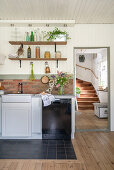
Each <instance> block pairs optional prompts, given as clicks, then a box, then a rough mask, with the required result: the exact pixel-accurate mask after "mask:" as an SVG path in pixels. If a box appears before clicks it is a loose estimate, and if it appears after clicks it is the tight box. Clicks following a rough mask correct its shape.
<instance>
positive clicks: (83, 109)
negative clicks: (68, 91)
mask: <svg viewBox="0 0 114 170" xmlns="http://www.w3.org/2000/svg"><path fill="white" fill-rule="evenodd" d="M78 110H94V107H93V108H91V107H90V108H89V107H87V108H86V107H85V108H81V107H79V108H78Z"/></svg>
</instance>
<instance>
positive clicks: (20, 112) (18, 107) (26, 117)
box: [2, 103, 31, 136]
mask: <svg viewBox="0 0 114 170" xmlns="http://www.w3.org/2000/svg"><path fill="white" fill-rule="evenodd" d="M2 136H31V104H30V103H3V104H2Z"/></svg>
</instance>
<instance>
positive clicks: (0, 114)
mask: <svg viewBox="0 0 114 170" xmlns="http://www.w3.org/2000/svg"><path fill="white" fill-rule="evenodd" d="M1 133H2V98H1V96H0V135H1Z"/></svg>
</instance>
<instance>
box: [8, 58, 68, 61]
mask: <svg viewBox="0 0 114 170" xmlns="http://www.w3.org/2000/svg"><path fill="white" fill-rule="evenodd" d="M9 59H10V60H35V61H36V60H50V61H51V60H55V61H57V60H61V61H65V60H67V58H9Z"/></svg>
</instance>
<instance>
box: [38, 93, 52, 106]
mask: <svg viewBox="0 0 114 170" xmlns="http://www.w3.org/2000/svg"><path fill="white" fill-rule="evenodd" d="M41 97H42V101H43V104H44V107H46V106H49V105H51V102H54V101H55V97H54V96H53V95H51V94H44V95H42V94H41Z"/></svg>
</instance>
